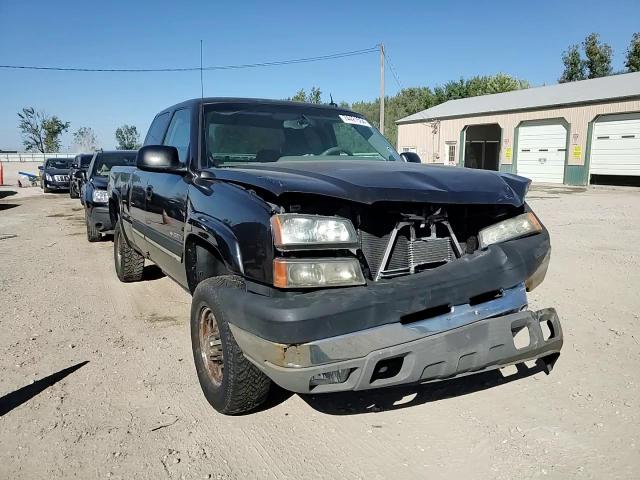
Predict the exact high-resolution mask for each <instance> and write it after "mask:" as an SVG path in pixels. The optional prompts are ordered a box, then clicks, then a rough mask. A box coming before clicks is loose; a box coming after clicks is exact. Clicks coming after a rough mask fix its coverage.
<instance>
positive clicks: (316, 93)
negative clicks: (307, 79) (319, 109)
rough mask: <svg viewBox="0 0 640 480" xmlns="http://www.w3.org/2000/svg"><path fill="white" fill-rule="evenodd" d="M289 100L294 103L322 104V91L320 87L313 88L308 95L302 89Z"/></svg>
mask: <svg viewBox="0 0 640 480" xmlns="http://www.w3.org/2000/svg"><path fill="white" fill-rule="evenodd" d="M289 100H291V101H292V102H307V103H322V91H321V90H320V89H319V88H318V87H311V91H310V92H309V93H308V94H307V92H306V91H305V89H304V88H301V89H300V90H298V91H297V92H296V94H295V95H294V96H293V97H291V98H290V99H289Z"/></svg>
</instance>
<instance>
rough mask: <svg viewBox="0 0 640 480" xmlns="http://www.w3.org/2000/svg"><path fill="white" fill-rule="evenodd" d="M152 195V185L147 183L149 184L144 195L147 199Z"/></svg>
mask: <svg viewBox="0 0 640 480" xmlns="http://www.w3.org/2000/svg"><path fill="white" fill-rule="evenodd" d="M152 196H153V187H152V186H151V185H149V186H148V187H147V190H146V197H147V200H151V197H152Z"/></svg>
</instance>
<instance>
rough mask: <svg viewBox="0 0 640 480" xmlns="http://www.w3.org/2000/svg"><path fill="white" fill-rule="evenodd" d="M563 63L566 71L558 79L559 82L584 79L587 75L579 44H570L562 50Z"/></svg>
mask: <svg viewBox="0 0 640 480" xmlns="http://www.w3.org/2000/svg"><path fill="white" fill-rule="evenodd" d="M562 63H563V64H564V71H563V72H562V76H561V77H560V78H559V79H558V82H559V83H567V82H575V81H576V80H584V79H585V78H587V77H586V75H585V72H584V69H585V62H584V60H582V58H581V56H580V47H579V46H578V45H570V46H569V48H567V49H566V50H565V51H564V52H562Z"/></svg>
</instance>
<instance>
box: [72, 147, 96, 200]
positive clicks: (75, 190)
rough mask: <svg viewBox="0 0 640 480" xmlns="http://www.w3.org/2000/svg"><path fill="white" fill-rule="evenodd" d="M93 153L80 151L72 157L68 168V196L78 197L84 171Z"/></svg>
mask: <svg viewBox="0 0 640 480" xmlns="http://www.w3.org/2000/svg"><path fill="white" fill-rule="evenodd" d="M93 155H94V154H93V153H81V154H80V155H76V156H75V158H74V159H73V163H72V164H71V169H70V170H69V196H70V197H71V198H78V197H79V196H80V190H81V188H82V183H83V182H84V173H85V172H86V171H87V167H88V166H89V164H90V163H91V159H92V158H93Z"/></svg>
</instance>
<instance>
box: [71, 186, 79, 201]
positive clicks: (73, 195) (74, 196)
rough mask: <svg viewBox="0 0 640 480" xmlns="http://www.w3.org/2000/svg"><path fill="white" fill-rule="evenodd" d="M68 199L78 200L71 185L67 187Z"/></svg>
mask: <svg viewBox="0 0 640 480" xmlns="http://www.w3.org/2000/svg"><path fill="white" fill-rule="evenodd" d="M69 198H78V192H76V189H75V188H73V184H71V185H69Z"/></svg>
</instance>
